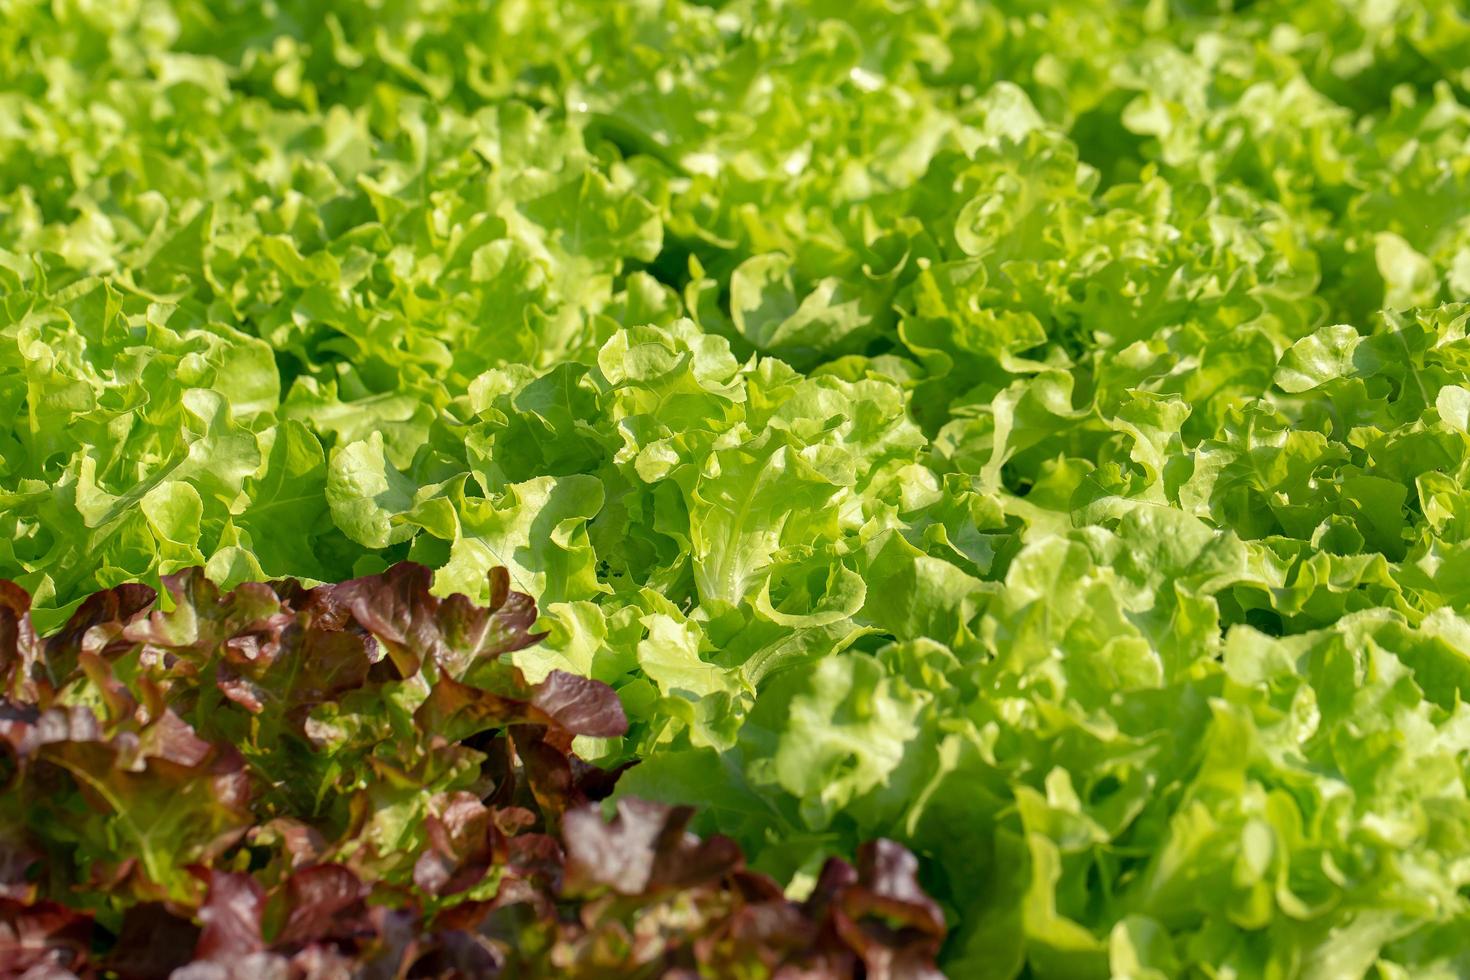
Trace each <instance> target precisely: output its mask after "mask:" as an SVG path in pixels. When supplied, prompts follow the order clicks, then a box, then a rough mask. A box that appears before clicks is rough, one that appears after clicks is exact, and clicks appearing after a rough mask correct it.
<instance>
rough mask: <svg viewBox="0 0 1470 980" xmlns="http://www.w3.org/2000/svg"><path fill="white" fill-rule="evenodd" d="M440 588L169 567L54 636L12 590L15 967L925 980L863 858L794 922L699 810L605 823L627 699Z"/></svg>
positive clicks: (489, 610)
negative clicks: (513, 655)
mask: <svg viewBox="0 0 1470 980" xmlns="http://www.w3.org/2000/svg"><path fill="white" fill-rule="evenodd" d="M430 577H431V573H430V571H429V569H427V568H424V567H423V566H422V565H413V564H410V563H407V562H405V563H402V564H399V565H395V566H394V567H393V568H391V569H389V570H388V571H387V572H385V573H383V574H381V575H373V576H366V577H363V578H359V579H353V580H351V581H348V582H342V583H339V584H336V585H323V586H318V587H316V588H306V587H303V586H302V585H301V584H300V583H299V582H296V581H294V580H287V581H282V582H276V583H271V584H262V583H249V584H246V585H242V586H240V587H239V588H237V589H235V590H233V591H232V592H228V593H224V594H221V593H220V591H219V589H218V588H217V587H216V586H215V585H213V584H212V583H211V582H210V581H209V580H208V579H207V578H205V576H204V575H203V573H202V571H201V570H200V569H191V570H189V571H187V572H184V573H181V574H178V575H170V576H166V577H165V579H164V585H165V586H166V588H167V590H168V593H169V595H170V597H171V599H172V608H171V609H168V610H164V609H162V608H160V607H159V605H160V604H159V603H157V602H156V601H155V600H156V599H157V596H156V595H155V593H154V592H153V590H151V589H149V588H148V587H146V586H143V585H138V584H136V583H133V584H128V585H123V586H120V587H118V588H116V589H110V590H107V591H104V592H98V593H96V594H94V595H92V596H90V597H89V598H88V599H87V600H86V601H85V602H83V603H82V605H81V606H80V607H79V608H78V610H77V612H76V614H75V615H74V616H72V618H71V619H70V620H68V622H67V624H66V626H65V627H64V628H63V629H62V630H61V631H60V632H59V633H57V634H56V635H54V636H52V637H49V638H47V639H45V640H41V639H38V637H37V636H36V633H35V629H34V625H33V624H32V622H31V620H30V615H29V608H28V606H29V596H27V595H26V594H25V592H24V591H22V590H20V589H18V588H16V587H15V586H14V585H10V584H8V583H7V584H5V585H4V587H3V588H0V686H3V688H4V690H5V695H6V697H5V701H4V702H3V709H0V748H3V751H4V752H5V753H6V754H5V759H6V763H7V781H8V783H9V785H8V786H7V793H6V794H5V797H4V799H3V800H0V814H3V824H0V827H3V831H4V835H3V837H0V867H3V868H4V869H5V878H4V882H3V885H0V889H3V890H0V970H3V971H4V972H5V974H6V975H7V976H12V977H26V978H34V977H41V976H45V977H76V976H83V977H96V976H118V977H171V978H173V980H234V978H238V980H258V978H282V980H284V978H286V977H306V978H322V980H325V978H327V977H343V976H384V977H417V978H428V977H435V978H445V980H449V978H462V977H495V976H514V977H548V978H550V977H585V978H588V980H592V978H597V977H607V976H667V975H670V974H677V973H678V972H680V971H683V972H685V974H686V975H688V974H690V973H694V972H695V971H697V972H698V973H702V974H705V975H719V976H751V975H761V974H763V973H765V974H770V973H772V972H779V973H784V974H785V975H792V974H795V973H799V974H800V975H802V976H811V977H832V978H837V977H849V976H854V975H857V974H858V973H859V972H860V971H861V972H862V973H863V975H867V976H875V977H884V976H892V977H915V978H931V977H936V976H938V975H939V974H938V973H936V971H935V970H934V962H933V960H934V954H935V952H936V951H937V950H938V948H939V946H940V943H941V942H942V940H943V938H944V934H945V924H944V918H943V915H942V913H941V911H940V909H939V907H938V906H937V905H936V904H935V903H934V902H933V901H932V900H931V899H930V898H928V897H927V896H926V895H925V894H924V893H923V891H922V890H921V889H920V887H919V885H918V883H917V881H915V879H914V872H915V870H916V867H917V862H916V861H915V859H914V857H913V855H912V854H910V853H909V852H908V851H906V850H904V848H902V847H900V846H899V845H897V844H895V843H894V842H892V841H887V840H877V841H869V842H867V843H865V844H864V845H863V846H862V847H861V848H860V849H859V852H858V859H857V867H856V868H854V867H853V866H852V865H849V864H847V863H846V862H844V861H842V860H841V859H838V858H832V859H830V860H829V861H828V862H827V863H826V864H825V865H824V867H823V868H822V873H821V876H820V879H819V881H818V882H817V884H816V887H815V889H814V890H813V891H812V893H811V894H810V895H808V896H807V897H806V899H805V900H804V901H802V902H799V903H798V902H794V901H791V900H789V899H787V898H786V896H785V895H784V894H783V893H782V890H781V886H780V885H779V884H777V883H776V882H775V881H773V880H772V879H771V878H769V877H767V876H765V875H762V874H759V873H757V872H753V871H751V870H749V869H747V868H746V867H745V866H744V862H743V858H742V856H741V853H740V849H739V847H738V846H737V845H736V844H735V843H734V842H733V841H731V840H730V839H729V838H728V837H720V836H714V837H710V838H708V839H705V840H701V839H700V838H699V837H697V836H695V835H694V834H691V833H689V832H688V831H687V829H686V828H687V827H688V824H689V820H690V817H691V816H692V813H693V811H692V808H690V807H669V806H665V805H662V804H659V803H650V802H647V801H642V800H633V799H622V800H619V801H618V803H617V806H616V813H615V815H614V817H613V819H612V820H611V821H604V819H603V816H602V814H601V813H599V812H598V810H597V809H596V806H595V803H596V801H598V800H602V799H605V798H606V797H607V795H608V793H609V791H610V790H611V789H612V788H613V785H614V783H615V782H616V780H617V775H618V774H617V773H616V772H607V771H604V770H602V769H599V768H597V767H595V766H589V765H587V764H586V763H585V762H583V761H582V760H580V759H578V758H577V757H576V756H575V755H573V754H571V753H569V752H568V751H567V748H568V746H569V745H570V743H571V741H572V739H573V737H574V736H576V735H579V734H580V735H597V736H614V735H618V734H621V733H623V732H625V731H626V730H627V727H628V722H627V718H626V717H625V716H624V714H623V710H622V707H621V705H620V704H619V703H618V698H617V695H616V694H615V693H614V692H613V690H612V689H611V688H610V687H608V686H607V685H606V684H602V683H599V682H598V681H593V680H588V679H587V678H584V677H578V676H576V675H575V674H565V673H561V672H559V671H558V672H554V673H552V674H550V675H549V676H548V677H547V678H546V679H545V680H543V681H542V682H541V683H539V684H535V685H532V684H530V683H529V682H527V680H526V678H525V675H524V674H522V673H521V672H520V671H519V670H517V669H516V668H515V667H514V666H511V665H509V664H507V663H505V662H504V660H503V657H504V655H505V654H507V653H509V652H511V651H514V650H517V649H524V648H526V647H527V646H529V645H530V644H533V643H535V642H536V641H537V640H538V639H540V636H539V635H538V634H534V633H532V632H531V631H530V629H531V625H532V623H533V622H534V621H535V619H536V605H535V603H534V602H533V601H532V600H531V598H530V597H529V596H527V595H525V594H524V593H520V592H512V591H511V590H510V577H509V576H508V575H507V574H506V571H505V569H503V568H498V569H496V570H495V571H494V572H493V573H492V574H491V575H489V576H488V578H487V583H488V587H489V590H490V593H491V600H490V603H489V605H488V606H476V605H475V604H473V603H471V602H470V601H469V600H467V599H466V598H465V597H464V596H463V595H455V596H450V597H449V598H448V599H444V600H441V599H439V598H437V597H435V596H433V595H431V594H430V592H429V584H430Z"/></svg>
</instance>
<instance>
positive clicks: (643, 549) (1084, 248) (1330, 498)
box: [0, 0, 1470, 980]
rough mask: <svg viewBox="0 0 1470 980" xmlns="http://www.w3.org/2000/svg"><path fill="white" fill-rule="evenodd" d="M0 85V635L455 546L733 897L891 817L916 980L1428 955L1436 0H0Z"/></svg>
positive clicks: (1454, 810) (1439, 45)
mask: <svg viewBox="0 0 1470 980" xmlns="http://www.w3.org/2000/svg"><path fill="white" fill-rule="evenodd" d="M1235 7H1239V8H1240V9H1238V10H1237V9H1233V8H1235ZM0 51H3V52H7V54H5V55H4V56H0V227H3V229H4V231H3V238H0V294H3V297H0V298H3V306H0V340H3V342H0V417H4V418H6V419H12V418H13V419H14V422H13V423H11V424H9V425H8V426H5V427H4V428H3V429H0V502H3V506H0V574H3V575H9V576H11V577H13V578H16V579H17V580H18V581H19V582H20V583H21V584H22V585H24V586H25V587H26V588H27V589H29V590H30V591H31V592H32V593H34V595H35V597H36V602H37V606H38V611H37V613H36V616H37V620H38V622H40V623H41V624H42V625H45V624H46V623H47V622H50V623H56V622H59V621H60V618H61V615H60V613H59V612H57V611H56V610H58V609H64V608H65V607H66V606H67V605H68V604H70V603H73V602H75V601H76V600H78V599H79V598H80V597H82V596H83V595H85V594H87V593H88V592H90V591H92V590H94V589H95V588H98V587H102V586H109V585H112V584H115V583H117V582H121V581H124V580H128V579H131V578H135V577H139V576H145V577H147V578H149V579H152V578H154V577H155V576H157V575H158V574H160V573H167V572H170V571H173V570H175V569H178V568H182V567H186V566H188V565H192V564H199V563H204V564H205V565H206V567H207V568H208V570H209V572H210V574H211V576H213V577H214V578H215V579H216V580H217V581H219V582H220V583H222V584H224V585H233V584H236V583H238V582H241V581H245V580H249V579H259V578H267V577H276V576H282V575H288V574H289V575H296V576H302V577H307V578H315V579H338V578H343V577H346V576H348V575H350V574H353V573H354V572H355V573H358V574H363V573H368V572H373V571H376V570H379V569H381V568H383V567H386V565H387V564H389V563H391V562H393V561H394V560H396V559H399V558H412V559H413V560H415V561H419V562H422V563H424V564H427V565H430V566H432V567H434V568H436V569H438V573H437V578H436V581H435V588H436V590H437V591H439V592H441V593H448V592H451V591H455V590H461V591H466V592H469V593H471V594H472V596H474V597H475V598H479V599H483V598H485V596H484V594H483V591H482V590H483V589H484V582H485V573H486V571H487V570H488V569H489V568H491V567H493V566H497V565H504V566H506V567H507V568H509V569H510V570H511V572H512V575H513V577H514V581H515V583H516V584H517V586H518V587H520V588H522V589H525V590H526V591H529V592H531V593H533V594H534V595H535V596H536V598H537V599H538V601H539V602H540V604H541V608H542V609H543V610H544V615H543V625H544V627H545V628H546V629H547V630H549V631H550V636H549V638H548V640H547V642H546V643H544V644H542V645H540V646H537V647H535V648H531V649H528V650H527V651H524V652H523V653H522V654H520V655H518V657H517V660H518V663H519V664H520V666H521V667H522V668H523V669H524V670H525V671H526V672H527V674H528V676H529V677H530V678H531V679H532V680H533V681H534V680H539V679H540V678H541V677H543V676H545V675H546V674H548V673H549V672H550V671H551V670H553V669H562V670H570V671H575V672H579V673H583V674H586V675H590V676H592V677H595V678H598V679H600V680H604V681H606V682H608V683H610V684H612V685H613V686H614V687H615V688H617V690H618V692H619V695H620V697H621V699H622V702H623V705H624V707H625V709H626V711H627V713H628V716H629V718H630V721H631V723H632V724H631V728H630V731H629V734H628V735H627V736H626V737H624V738H622V739H609V740H597V739H587V738H583V739H581V740H580V741H579V743H578V750H579V751H580V752H581V753H582V754H584V755H588V756H592V757H596V758H600V759H602V760H604V761H609V762H615V761H622V760H625V759H628V758H633V757H638V758H641V759H642V760H643V761H642V762H641V763H640V764H639V765H638V766H637V767H636V768H634V769H632V770H630V771H629V772H628V773H627V775H626V776H625V777H624V778H623V781H622V782H621V783H620V787H621V791H622V792H626V793H630V794H637V795H642V796H650V797H655V798H661V799H665V800H671V801H679V802H697V803H700V804H702V805H704V807H705V809H704V811H703V815H702V816H701V818H700V820H701V823H700V824H699V825H698V829H699V830H701V831H702V832H709V831H714V830H719V831H723V832H725V833H728V834H730V835H732V836H734V837H736V838H737V839H738V840H739V841H740V843H741V844H742V845H743V846H744V847H745V849H746V852H747V853H748V854H750V855H752V857H753V859H754V861H755V863H756V864H757V865H758V866H759V867H761V868H763V869H765V870H769V871H772V872H774V873H776V874H778V875H780V876H784V877H786V878H787V879H788V880H792V881H793V888H794V889H797V890H800V889H801V888H802V887H804V886H809V885H810V883H811V880H810V875H811V874H812V873H813V872H815V870H816V869H817V868H819V867H820V865H821V861H822V859H823V857H825V856H826V855H827V854H830V853H844V854H845V853H851V852H852V851H853V849H854V848H855V847H856V845H857V843H858V842H859V841H860V840H863V839H866V838H869V837H873V836H878V835H885V836H889V837H893V838H896V839H898V840H900V841H902V842H904V843H905V844H907V845H909V846H911V847H913V848H914V849H915V851H916V852H917V853H918V854H919V855H920V857H921V859H922V860H923V862H924V867H923V876H924V881H925V884H926V885H927V886H928V887H929V888H930V890H931V891H932V892H933V893H934V894H935V895H936V896H937V897H939V898H940V899H941V901H942V902H943V903H944V904H945V906H946V909H947V911H948V913H949V914H950V916H951V919H952V922H953V923H954V926H955V928H954V930H953V933H952V939H951V942H950V944H949V946H948V948H947V950H946V957H947V959H946V963H947V968H948V969H949V970H950V971H951V972H952V973H953V974H954V975H955V976H962V977H1010V976H1013V975H1016V974H1017V973H1019V972H1020V971H1022V970H1023V969H1027V968H1028V967H1029V970H1030V975H1032V976H1036V977H1064V978H1074V977H1088V976H1105V975H1108V974H1109V973H1111V974H1113V975H1118V976H1128V977H1134V978H1138V980H1143V978H1157V977H1168V976H1175V975H1188V974H1193V975H1206V976H1219V977H1234V978H1245V977H1278V978H1288V977H1304V978H1307V977H1310V978H1321V980H1336V978H1341V977H1358V976H1365V975H1371V976H1375V977H1381V978H1385V980H1389V978H1400V977H1409V976H1413V977H1451V976H1460V975H1464V974H1465V973H1467V972H1470V938H1467V937H1470V898H1467V895H1470V889H1467V887H1466V886H1470V834H1467V832H1466V830H1465V828H1466V827H1467V826H1470V769H1467V764H1466V761H1465V760H1466V759H1467V758H1470V755H1467V752H1470V715H1467V713H1466V709H1465V708H1464V707H1463V706H1462V688H1463V687H1464V686H1467V685H1470V489H1467V486H1470V335H1467V325H1470V306H1465V305H1462V304H1464V303H1466V302H1467V301H1470V151H1467V147H1470V68H1467V67H1466V66H1470V19H1467V17H1466V15H1465V13H1464V11H1463V9H1462V5H1461V4H1459V3H1457V2H1455V0H1387V2H1383V0H1373V2H1368V0H1350V2H1345V0H1299V2H1293V3H1270V2H1255V3H1249V2H1246V0H1238V2H1234V3H1232V0H1208V2H1207V0H1149V2H1146V3H1145V2H1141V0H1126V2H1114V0H1106V2H1105V0H1053V2H1041V0H995V2H984V0H843V2H841V3H837V2H827V0H806V2H795V0H786V2H782V0H730V2H726V3H695V2H693V0H667V2H653V0H632V2H616V3H614V2H606V0H563V2H555V3H553V2H550V0H505V2H501V3H496V4H489V5H487V4H483V3H477V2H472V0H376V2H368V3H364V2H361V0H358V2H353V3H348V2H345V0H344V2H335V0H334V2H329V3H323V2H321V0H311V2H307V0H277V2H276V3H271V4H262V3H257V2H255V0H225V2H209V3H205V2H203V0H171V2H166V0H106V2H101V0H95V2H94V0H54V2H53V0H44V2H42V0H0ZM46 610H50V612H49V613H48V612H46Z"/></svg>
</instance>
